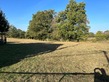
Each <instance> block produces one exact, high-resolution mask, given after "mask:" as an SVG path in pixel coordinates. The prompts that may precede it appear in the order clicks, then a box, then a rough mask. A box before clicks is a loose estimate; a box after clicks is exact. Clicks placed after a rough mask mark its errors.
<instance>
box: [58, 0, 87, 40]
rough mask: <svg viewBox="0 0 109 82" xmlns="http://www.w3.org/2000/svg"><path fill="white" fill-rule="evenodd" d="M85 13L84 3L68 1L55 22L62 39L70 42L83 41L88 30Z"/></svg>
mask: <svg viewBox="0 0 109 82" xmlns="http://www.w3.org/2000/svg"><path fill="white" fill-rule="evenodd" d="M85 12H86V11H85V3H77V2H76V1H74V0H70V2H69V4H68V5H67V7H66V9H65V11H62V12H60V13H59V14H58V18H57V22H58V23H59V31H60V36H61V38H62V39H64V40H70V41H71V40H77V41H79V40H80V39H83V38H82V37H83V36H84V35H86V34H87V33H88V30H89V28H88V26H87V16H86V13H85Z"/></svg>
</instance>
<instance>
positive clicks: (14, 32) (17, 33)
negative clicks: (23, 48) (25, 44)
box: [7, 25, 25, 38]
mask: <svg viewBox="0 0 109 82" xmlns="http://www.w3.org/2000/svg"><path fill="white" fill-rule="evenodd" d="M7 36H8V37H10V38H25V32H24V31H22V30H21V29H17V28H16V27H14V26H12V25H11V26H10V29H9V32H8V33H7Z"/></svg>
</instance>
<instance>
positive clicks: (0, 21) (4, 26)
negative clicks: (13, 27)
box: [0, 10, 9, 43]
mask: <svg viewBox="0 0 109 82" xmlns="http://www.w3.org/2000/svg"><path fill="white" fill-rule="evenodd" d="M8 29H9V23H8V21H7V20H6V18H5V14H4V13H3V11H2V10H0V34H1V40H0V41H1V42H2V43H6V32H7V31H8Z"/></svg>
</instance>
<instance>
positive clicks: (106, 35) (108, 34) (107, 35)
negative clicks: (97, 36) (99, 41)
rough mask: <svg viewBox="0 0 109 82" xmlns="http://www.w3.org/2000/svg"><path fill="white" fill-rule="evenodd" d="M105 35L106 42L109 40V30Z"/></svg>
mask: <svg viewBox="0 0 109 82" xmlns="http://www.w3.org/2000/svg"><path fill="white" fill-rule="evenodd" d="M104 34H105V38H106V40H109V30H106V31H105V32H104Z"/></svg>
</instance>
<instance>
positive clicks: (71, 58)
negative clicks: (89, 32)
mask: <svg viewBox="0 0 109 82" xmlns="http://www.w3.org/2000/svg"><path fill="white" fill-rule="evenodd" d="M8 42H9V43H8V44H6V45H0V82H58V81H60V82H94V80H95V79H96V78H94V76H95V75H94V74H90V73H94V69H95V68H103V69H104V70H105V71H106V75H105V78H106V79H107V78H109V77H108V75H109V54H108V53H109V42H108V41H107V42H96V43H92V42H79V43H76V42H49V41H48V42H47V41H36V40H28V39H8ZM104 52H106V53H104ZM3 72H4V73H3ZM6 72H7V73H6ZM70 73H72V74H70ZM95 82H100V81H99V80H97V81H95Z"/></svg>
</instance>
